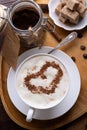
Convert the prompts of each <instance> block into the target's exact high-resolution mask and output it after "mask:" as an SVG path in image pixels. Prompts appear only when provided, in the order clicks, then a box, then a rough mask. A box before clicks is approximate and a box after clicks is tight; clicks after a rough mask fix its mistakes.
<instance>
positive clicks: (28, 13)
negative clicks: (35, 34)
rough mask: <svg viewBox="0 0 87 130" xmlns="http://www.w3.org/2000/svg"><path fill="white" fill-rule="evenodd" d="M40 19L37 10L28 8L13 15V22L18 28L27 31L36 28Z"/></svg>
mask: <svg viewBox="0 0 87 130" xmlns="http://www.w3.org/2000/svg"><path fill="white" fill-rule="evenodd" d="M39 17H40V16H39V14H38V12H37V10H35V9H33V8H30V9H27V8H26V9H21V10H18V11H16V12H15V13H14V14H13V17H12V22H13V25H14V26H15V27H16V28H18V29H22V30H27V29H28V28H29V27H34V26H35V25H36V24H37V22H38V20H39Z"/></svg>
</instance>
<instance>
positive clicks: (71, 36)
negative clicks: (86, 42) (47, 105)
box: [48, 32, 77, 54]
mask: <svg viewBox="0 0 87 130" xmlns="http://www.w3.org/2000/svg"><path fill="white" fill-rule="evenodd" d="M76 37H77V32H72V33H70V34H69V35H68V36H67V37H66V38H65V39H63V40H62V41H61V42H60V44H58V45H57V46H56V47H55V48H53V49H52V50H51V51H49V52H48V54H51V53H52V52H53V51H55V50H57V49H59V48H60V47H62V46H64V45H66V44H68V43H69V42H71V41H72V40H74V39H75V38H76Z"/></svg>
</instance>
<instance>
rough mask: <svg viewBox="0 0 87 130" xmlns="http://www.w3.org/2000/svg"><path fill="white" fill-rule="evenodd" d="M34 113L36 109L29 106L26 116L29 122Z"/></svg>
mask: <svg viewBox="0 0 87 130" xmlns="http://www.w3.org/2000/svg"><path fill="white" fill-rule="evenodd" d="M33 114H34V109H32V108H29V110H28V113H27V117H26V121H27V122H31V121H32V118H33Z"/></svg>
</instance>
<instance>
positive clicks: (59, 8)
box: [55, 2, 65, 15]
mask: <svg viewBox="0 0 87 130" xmlns="http://www.w3.org/2000/svg"><path fill="white" fill-rule="evenodd" d="M64 5H65V4H64V3H63V2H61V3H59V4H58V5H57V7H56V9H55V12H56V14H58V15H59V14H60V12H61V9H62V8H63V7H64Z"/></svg>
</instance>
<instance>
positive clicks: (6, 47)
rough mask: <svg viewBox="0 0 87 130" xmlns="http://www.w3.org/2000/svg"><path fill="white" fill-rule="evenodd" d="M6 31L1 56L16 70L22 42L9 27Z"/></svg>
mask: <svg viewBox="0 0 87 130" xmlns="http://www.w3.org/2000/svg"><path fill="white" fill-rule="evenodd" d="M6 31H7V32H6V37H5V39H4V43H3V46H2V52H1V54H2V56H3V57H4V58H5V60H6V62H7V63H8V64H9V65H10V66H12V67H13V69H15V68H16V64H17V58H18V55H19V50H20V40H19V38H18V36H17V35H16V34H15V32H14V31H12V30H11V28H10V26H9V25H7V28H6Z"/></svg>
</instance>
